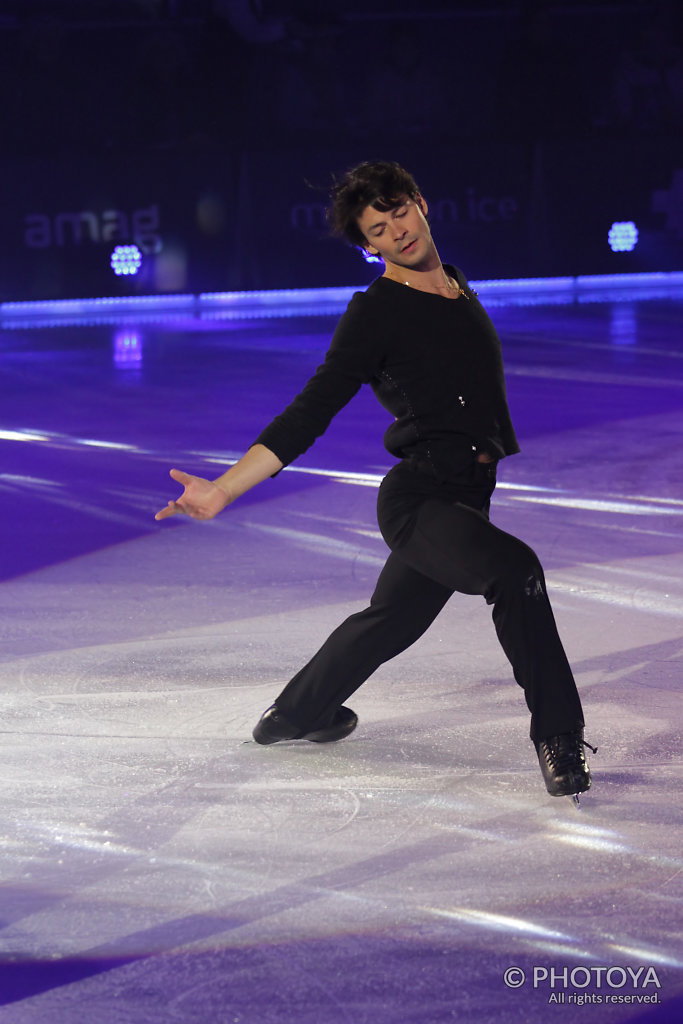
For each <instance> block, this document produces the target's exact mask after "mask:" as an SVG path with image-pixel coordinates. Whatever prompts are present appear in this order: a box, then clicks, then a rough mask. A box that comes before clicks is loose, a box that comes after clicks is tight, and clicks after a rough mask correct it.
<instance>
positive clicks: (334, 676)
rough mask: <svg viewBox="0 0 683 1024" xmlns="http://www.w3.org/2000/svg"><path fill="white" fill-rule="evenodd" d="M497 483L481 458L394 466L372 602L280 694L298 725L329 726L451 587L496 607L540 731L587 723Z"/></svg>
mask: <svg viewBox="0 0 683 1024" xmlns="http://www.w3.org/2000/svg"><path fill="white" fill-rule="evenodd" d="M494 487H495V464H492V463H490V464H482V463H477V462H474V461H473V463H472V466H471V467H469V468H468V470H467V471H466V472H463V474H462V475H461V477H460V478H459V479H457V480H454V481H449V482H448V483H445V482H443V481H438V480H437V479H436V478H435V477H434V476H433V475H430V474H429V473H428V472H427V471H426V470H424V469H422V468H420V467H419V466H413V465H411V464H410V463H407V462H404V463H400V464H399V465H398V466H396V467H394V469H393V470H392V471H391V472H390V473H389V474H388V476H387V477H386V478H385V480H384V481H383V483H382V486H381V488H380V492H379V500H378V519H379V524H380V529H381V530H382V534H383V536H384V539H385V540H386V542H387V544H388V545H389V547H390V548H391V554H390V555H389V558H388V559H387V562H386V564H385V566H384V568H383V569H382V572H381V573H380V576H379V579H378V581H377V586H376V588H375V592H374V594H373V595H372V598H371V600H370V605H369V607H368V608H366V609H364V610H363V611H361V612H357V613H356V614H355V615H351V616H350V617H349V618H348V619H346V620H345V621H344V622H343V623H342V624H341V625H340V626H339V627H338V628H337V629H336V630H335V631H334V632H333V633H332V634H331V635H330V637H329V638H328V639H327V641H326V642H325V643H324V644H323V646H322V647H321V648H320V650H319V651H318V653H317V654H316V655H315V656H314V657H313V658H312V659H311V661H309V663H308V664H307V665H305V666H304V668H303V669H301V671H300V672H298V673H297V674H296V675H295V676H294V678H293V679H292V680H291V681H290V682H289V683H288V684H287V686H286V687H285V689H284V690H283V691H282V693H281V694H280V696H279V697H278V698H277V699H276V704H277V706H278V708H279V710H280V711H281V712H282V713H283V714H284V715H285V717H286V718H288V719H290V720H291V721H292V722H293V723H294V724H296V725H299V726H300V728H301V731H302V732H305V731H309V730H311V729H313V728H316V727H320V726H323V725H325V724H327V723H328V722H329V721H330V720H331V718H332V717H333V715H334V712H335V711H336V709H337V708H338V707H339V706H340V705H341V704H343V703H344V701H345V700H346V699H347V698H348V697H350V695H351V694H352V693H354V691H355V690H357V689H358V687H359V686H360V685H361V684H362V683H364V682H365V680H366V679H368V677H369V676H370V675H371V674H372V673H373V672H374V671H375V669H376V668H378V666H379V665H381V664H382V663H383V662H385V661H388V660H389V659H390V658H393V657H395V656H396V655H397V654H400V653H401V651H404V650H406V648H408V647H410V645H411V644H413V643H415V641H416V640H417V639H418V638H419V637H421V636H422V634H423V633H424V632H425V630H426V629H427V628H428V627H429V626H430V625H431V623H432V622H433V621H434V619H435V618H436V616H437V615H438V614H439V612H440V611H441V609H442V608H443V606H444V605H445V604H446V602H447V601H448V599H449V597H450V596H451V594H453V593H454V591H458V592H459V593H462V594H479V595H481V596H483V597H484V598H485V599H486V601H487V603H488V604H490V605H492V606H493V622H494V625H495V628H496V632H497V634H498V639H499V641H500V643H501V645H502V647H503V650H504V651H505V654H506V655H507V657H508V660H509V661H510V664H511V665H512V669H513V673H514V677H515V679H516V681H517V682H518V683H519V685H520V686H521V687H522V688H523V690H524V695H525V698H526V702H527V706H528V708H529V710H530V712H531V738H532V740H536V741H538V740H540V739H543V738H544V737H546V736H554V735H556V734H557V733H561V732H569V731H572V730H574V729H580V728H581V727H582V726H583V714H582V710H581V702H580V700H579V695H578V693H577V690H576V685H575V683H574V678H573V676H572V672H571V669H570V667H569V663H568V661H567V657H566V655H565V653H564V649H563V647H562V643H561V641H560V638H559V636H558V633H557V627H556V625H555V619H554V616H553V613H552V609H551V607H550V602H549V600H548V597H547V594H546V587H545V579H544V576H543V570H542V568H541V565H540V563H539V561H538V558H537V557H536V555H535V554H534V552H533V551H532V550H531V548H529V547H527V545H526V544H524V543H522V541H520V540H518V539H517V538H516V537H513V536H512V535H511V534H509V533H505V532H504V531H503V530H499V529H498V528H497V527H496V526H494V525H493V524H492V523H491V522H490V521H489V518H488V509H489V503H490V498H491V495H492V493H493V489H494ZM454 673H457V665H456V666H454Z"/></svg>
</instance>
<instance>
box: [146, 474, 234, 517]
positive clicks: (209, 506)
mask: <svg viewBox="0 0 683 1024" xmlns="http://www.w3.org/2000/svg"><path fill="white" fill-rule="evenodd" d="M171 476H172V477H173V479H174V480H175V481H177V483H179V484H181V485H182V486H183V487H184V488H185V489H184V491H183V493H182V494H181V495H180V497H179V498H178V500H177V501H169V503H168V505H167V506H166V508H162V509H160V510H159V512H157V514H156V515H155V517H154V518H155V519H168V517H169V516H177V515H186V516H191V517H192V519H213V517H214V516H217V515H218V513H219V512H221V511H222V510H223V509H224V508H225V506H226V505H229V504H230V500H231V499H230V496H229V495H228V494H227V493H226V492H225V491H224V490H222V489H221V488H220V487H218V486H216V484H214V483H212V482H211V480H205V479H204V478H203V477H201V476H192V475H191V474H190V473H183V471H182V470H181V469H172V470H171Z"/></svg>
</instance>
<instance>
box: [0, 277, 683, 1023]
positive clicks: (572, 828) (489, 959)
mask: <svg viewBox="0 0 683 1024" xmlns="http://www.w3.org/2000/svg"><path fill="white" fill-rule="evenodd" d="M491 313H492V316H493V319H494V321H495V323H496V324H497V326H498V329H499V332H500V334H501V338H502V341H503V346H504V353H505V359H506V367H507V374H508V390H509V398H510V405H511V409H512V413H513V419H514V421H515V424H516V427H517V432H518V435H519V438H520V442H521V446H522V454H521V455H517V456H514V457H512V458H510V459H508V460H506V461H505V462H504V463H502V464H501V466H500V468H499V488H498V490H497V492H496V495H495V496H494V504H493V511H492V518H493V521H494V522H495V523H496V524H497V525H499V526H501V527H502V528H504V529H507V530H510V531H511V532H513V533H515V534H517V535H518V536H520V537H522V538H523V539H524V540H525V541H527V542H528V543H529V544H531V545H532V546H533V547H534V548H535V549H536V550H537V552H538V553H539V555H540V557H541V561H542V562H543V564H544V567H545V570H546V575H547V577H548V585H549V592H550V596H551V600H552V601H553V606H554V609H555V614H556V617H557V619H558V623H559V626H560V632H561V635H562V637H563V639H564V642H565V646H566V648H567V652H568V654H569V657H570V661H571V662H572V664H573V666H574V668H575V672H576V676H577V682H578V684H579V689H580V692H581V695H582V699H583V702H584V708H585V711H586V717H587V729H586V737H587V738H588V739H589V740H590V741H591V742H592V743H593V744H594V745H597V746H598V748H599V750H598V753H597V755H590V758H589V759H590V763H591V767H592V771H593V788H592V789H591V790H590V792H589V793H587V794H586V795H585V796H584V798H583V800H582V809H581V811H577V810H576V809H575V808H574V807H573V806H572V804H571V802H570V801H569V800H568V799H566V798H561V799H554V798H552V797H549V796H548V795H547V794H546V792H545V787H544V785H543V782H542V779H541V776H540V772H539V769H538V764H537V762H536V759H535V754H534V750H533V746H532V745H531V743H530V741H529V739H528V721H527V712H526V707H525V705H524V701H523V697H522V693H521V690H520V689H519V688H518V687H517V686H516V684H515V683H514V681H513V680H512V676H511V672H510V669H509V666H508V664H507V662H506V661H505V658H504V656H503V654H502V652H501V651H500V649H499V648H498V646H497V642H496V639H495V634H494V631H493V626H492V623H491V621H490V610H489V609H488V608H487V606H486V605H485V603H484V602H483V601H481V600H479V599H477V598H468V597H460V596H457V595H456V597H454V598H453V599H452V600H451V601H450V603H449V604H448V605H447V607H446V609H445V610H444V611H443V613H442V614H441V616H440V617H439V619H438V620H437V622H436V623H435V625H434V626H433V628H432V629H431V630H430V632H428V634H427V635H426V636H425V637H424V638H423V639H422V640H421V641H420V642H419V643H418V644H416V645H415V646H414V647H413V648H411V649H410V650H409V651H408V652H407V653H406V654H404V655H403V656H401V657H400V658H398V659H396V660H395V661H393V662H391V663H389V664H387V665H385V666H384V667H383V668H381V669H380V670H379V671H378V672H377V673H376V675H375V676H374V677H373V678H372V679H371V680H370V681H369V682H368V683H367V684H366V685H365V686H364V687H363V688H362V689H361V690H360V691H359V692H358V693H357V694H356V695H355V696H354V698H353V699H352V701H350V703H351V706H352V707H353V708H354V709H355V710H356V711H357V713H358V715H359V717H360V725H359V727H358V729H357V731H356V732H355V733H354V734H353V735H352V736H351V737H350V738H348V739H347V740H345V741H343V742H341V743H338V744H332V745H328V746H320V745H316V744H311V743H307V742H305V741H299V742H289V743H282V744H279V745H277V746H273V747H268V748H264V747H259V746H257V745H256V744H255V743H254V742H253V741H252V740H251V729H252V727H253V725H254V724H255V722H256V720H257V719H258V717H259V715H260V714H261V712H262V711H263V710H264V708H266V707H267V706H268V705H269V704H270V703H271V702H272V700H273V698H274V697H275V695H276V694H277V693H278V692H279V690H280V689H281V687H282V685H283V684H284V683H285V682H286V681H287V679H288V678H289V677H290V676H291V675H292V674H293V673H294V672H295V671H296V670H297V669H298V668H299V667H300V666H301V665H302V664H303V662H304V661H305V660H307V659H308V658H309V657H310V656H311V655H312V654H313V653H314V652H315V650H316V649H317V647H318V646H319V644H320V643H321V642H322V641H323V640H324V639H325V637H326V636H327V634H328V632H329V631H330V630H331V629H332V628H333V627H334V626H335V625H337V624H338V623H339V622H340V621H341V620H342V619H343V618H344V617H345V616H346V615H347V614H349V613H351V612H352V611H356V610H359V609H360V608H362V607H364V605H365V604H366V603H367V600H368V598H369V595H370V593H371V592H372V588H373V586H374V580H375V578H376V576H377V574H378V572H379V569H380V567H381V565H382V564H383V561H384V558H385V555H386V549H385V546H384V544H383V542H382V540H381V538H380V536H379V534H378V531H377V525H376V521H375V495H376V489H377V483H378V481H379V479H380V478H381V476H382V475H383V473H384V472H385V471H386V469H387V468H388V466H389V465H390V464H391V461H392V460H391V458H390V457H389V456H388V455H387V454H386V453H385V452H384V449H383V447H382V443H381V436H382V432H383V430H384V429H385V427H386V426H387V414H386V413H385V412H384V411H383V410H382V409H381V408H380V407H379V406H378V405H377V404H376V402H375V400H374V398H373V396H372V394H371V393H370V392H368V393H367V394H365V393H361V394H360V395H359V396H357V397H356V399H354V401H353V402H352V403H351V404H350V405H349V406H348V407H347V408H346V409H345V410H344V411H343V412H342V413H341V414H340V416H339V417H338V418H337V420H336V421H335V422H334V423H333V425H332V426H331V428H330V430H329V431H328V433H327V434H326V435H325V437H324V438H322V439H321V440H320V441H319V442H318V443H317V444H316V445H315V446H314V448H313V449H311V450H310V451H309V452H308V453H307V454H306V455H305V456H304V457H302V458H301V459H300V460H299V461H298V462H297V463H296V464H295V466H294V467H292V468H290V469H288V470H286V471H285V472H284V473H283V474H281V475H280V476H279V477H277V478H276V479H274V480H272V481H268V482H267V483H265V484H264V485H262V486H261V487H260V488H258V489H257V490H256V491H254V492H251V493H250V494H248V495H246V496H245V497H244V498H242V499H241V500H240V501H238V502H237V503H236V504H235V505H233V506H232V507H231V508H229V509H228V510H226V512H224V513H223V514H222V516H221V517H220V518H219V519H217V520H215V521H214V522H212V523H207V524H198V523H194V522H190V521H188V520H184V519H183V520H181V519H180V518H176V519H174V520H170V521H167V522H164V523H155V521H154V519H153V515H154V512H155V511H156V510H157V509H158V508H160V507H161V506H163V505H164V504H165V503H166V501H167V500H168V499H169V498H170V497H173V496H175V495H176V494H177V493H178V488H177V487H176V485H174V484H173V482H172V481H170V480H169V478H168V470H169V469H170V467H171V466H177V467H178V468H181V469H185V470H187V471H190V472H197V473H200V474H202V475H207V476H216V475H218V472H219V471H220V468H219V467H221V466H225V465H226V464H227V463H228V462H229V461H230V460H231V459H234V458H236V457H237V456H238V455H239V454H240V453H241V452H242V451H243V450H244V448H245V447H246V446H248V445H249V444H250V443H251V442H252V441H253V439H254V437H255V436H256V435H257V434H258V432H259V431H260V429H261V427H262V426H264V425H265V424H266V423H267V422H268V421H269V420H270V418H271V417H272V416H273V415H275V414H276V413H277V412H279V411H280V410H281V408H282V407H283V406H284V404H285V403H286V402H287V401H289V399H290V398H291V397H293V395H294V394H295V393H296V392H297V391H298V390H299V388H300V386H301V385H302V384H303V383H304V381H305V380H306V378H307V377H308V375H309V374H310V373H311V372H312V371H313V370H314V369H315V367H316V366H317V365H318V363H319V362H320V361H321V358H322V355H323V353H324V351H325V348H326V346H327V343H328V339H329V336H330V333H331V330H332V329H333V326H334V322H335V320H334V318H330V317H305V318H300V319H294V318H287V319H278V318H272V319H269V320H267V321H263V320H258V321H257V320H244V321H238V320H231V321H220V320H202V319H196V320H195V319H192V318H189V317H184V316H182V315H179V316H178V317H177V318H176V319H173V320H168V321H165V322H155V321H151V320H150V321H148V322H145V321H139V322H138V321H136V320H135V319H134V318H133V319H129V320H128V322H123V323H114V322H109V323H99V324H98V323H93V324H80V325H62V326H59V325H56V326H46V327H39V326H35V327H24V328H22V329H17V328H13V329H10V328H8V327H6V328H5V329H3V331H2V333H0V345H1V346H2V396H1V401H0V450H1V452H2V461H1V463H0V493H1V506H0V507H1V509H2V539H3V555H2V566H0V568H1V569H2V579H3V582H2V585H1V590H0V593H1V595H2V622H3V625H2V634H1V644H0V656H1V661H0V674H1V678H2V686H1V692H2V696H1V698H0V700H1V706H2V719H1V722H2V724H1V725H0V729H1V731H2V780H3V785H2V812H1V814H2V819H1V820H2V824H1V833H0V841H1V843H2V859H1V862H0V864H1V868H0V870H1V872H2V888H1V890H0V892H1V893H2V903H1V905H0V920H1V923H2V930H1V931H0V935H1V940H0V941H1V950H2V952H1V953H0V1020H1V1021H2V1024H38V1022H39V1024H176V1022H178V1024H442V1022H447V1021H463V1022H475V1021H476V1022H483V1024H489V1022H501V1024H507V1022H528V1024H547V1022H551V1024H552V1022H555V1021H571V1022H572V1024H573V1022H577V1021H578V1022H581V1024H593V1022H595V1024H597V1022H600V1024H611V1022H614V1021H628V1022H633V1024H635V1022H643V1024H645V1022H647V1024H650V1022H653V1024H654V1022H657V1024H663V1022H666V1024H668V1022H674V1021H679V1020H681V1019H683V997H682V993H683V942H682V940H681V932H682V928H681V919H682V914H681V908H682V897H683V891H682V882H683V872H682V870H681V869H682V867H683V853H682V851H681V828H680V824H681V774H682V772H681V766H682V758H681V745H680V743H681V739H680V724H681V711H680V698H679V688H680V681H681V676H682V674H683V672H682V665H681V653H682V651H683V639H682V629H681V620H682V614H683V553H682V550H681V547H682V545H681V539H682V530H681V525H682V520H683V486H682V482H683V373H682V369H683V347H682V345H681V331H682V327H683V317H682V313H683V300H682V299H681V297H679V298H675V297H671V298H667V299H660V300H655V299H653V298H649V299H642V300H638V299H634V298H633V297H631V296H628V295H626V296H625V297H623V298H622V300H621V301H604V302H596V303H592V302H585V303H578V302H576V303H572V304H567V305H552V304H547V305H537V306H534V305H529V306H520V305H515V306H500V307H499V308H494V309H492V310H491Z"/></svg>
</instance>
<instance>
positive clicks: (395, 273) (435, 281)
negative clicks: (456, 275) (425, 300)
mask: <svg viewBox="0 0 683 1024" xmlns="http://www.w3.org/2000/svg"><path fill="white" fill-rule="evenodd" d="M384 277H390V278H391V279H392V280H393V281H400V282H401V283H402V284H409V285H412V286H413V287H414V288H430V289H431V288H440V287H443V286H445V285H446V284H447V283H448V278H447V275H446V271H445V270H444V268H443V266H442V263H441V260H440V258H439V254H438V252H437V251H436V249H435V250H434V251H433V253H431V254H430V256H429V258H428V259H426V260H424V261H423V262H422V263H420V264H419V265H418V266H415V267H403V266H401V265H400V264H398V263H392V262H391V260H387V262H386V265H385V268H384Z"/></svg>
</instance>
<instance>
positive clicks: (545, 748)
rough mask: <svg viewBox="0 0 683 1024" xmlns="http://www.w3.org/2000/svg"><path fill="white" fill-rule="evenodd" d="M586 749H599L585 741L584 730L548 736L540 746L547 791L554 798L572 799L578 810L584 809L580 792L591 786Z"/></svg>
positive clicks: (595, 750) (538, 746)
mask: <svg viewBox="0 0 683 1024" xmlns="http://www.w3.org/2000/svg"><path fill="white" fill-rule="evenodd" d="M584 747H590V749H591V750H592V751H593V753H594V754H597V752H598V748H597V747H591V745H590V743H586V742H585V740H584V738H583V729H578V730H577V731H576V732H563V733H560V735H559V736H547V737H546V738H545V739H544V740H539V741H538V743H537V744H536V750H537V752H538V761H539V764H540V766H541V772H542V774H543V779H544V781H545V785H546V789H547V790H548V792H549V793H550V795H551V796H570V797H571V798H572V799H573V801H574V803H575V804H576V806H577V807H580V806H581V804H580V803H579V793H585V792H586V790H587V789H590V784H591V773H590V771H589V770H588V765H587V764H586V756H585V754H584V752H583V748H584Z"/></svg>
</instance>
